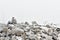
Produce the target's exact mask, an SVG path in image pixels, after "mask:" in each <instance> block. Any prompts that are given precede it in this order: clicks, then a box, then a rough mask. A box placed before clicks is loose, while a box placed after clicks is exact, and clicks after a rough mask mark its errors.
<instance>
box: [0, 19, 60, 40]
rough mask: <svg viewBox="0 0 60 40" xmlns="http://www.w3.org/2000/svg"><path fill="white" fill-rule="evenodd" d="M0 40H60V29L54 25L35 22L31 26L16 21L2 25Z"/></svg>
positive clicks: (0, 26) (0, 24) (0, 25)
mask: <svg viewBox="0 0 60 40" xmlns="http://www.w3.org/2000/svg"><path fill="white" fill-rule="evenodd" d="M12 19H13V20H12V21H14V18H12ZM0 40H60V28H59V27H57V26H56V25H54V24H53V25H51V24H45V25H39V24H37V23H36V22H35V21H33V22H32V25H31V24H29V23H28V22H25V23H17V21H16V20H15V21H14V22H9V23H8V24H2V23H0Z"/></svg>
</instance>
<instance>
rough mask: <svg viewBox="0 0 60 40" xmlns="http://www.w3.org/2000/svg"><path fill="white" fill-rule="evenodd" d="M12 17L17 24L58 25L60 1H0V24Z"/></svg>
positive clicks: (59, 22)
mask: <svg viewBox="0 0 60 40" xmlns="http://www.w3.org/2000/svg"><path fill="white" fill-rule="evenodd" d="M13 16H14V17H15V18H16V19H17V21H18V22H24V21H28V22H32V21H37V22H38V23H44V22H52V23H57V24H60V0H0V22H1V23H7V21H8V20H10V19H11V17H13Z"/></svg>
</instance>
